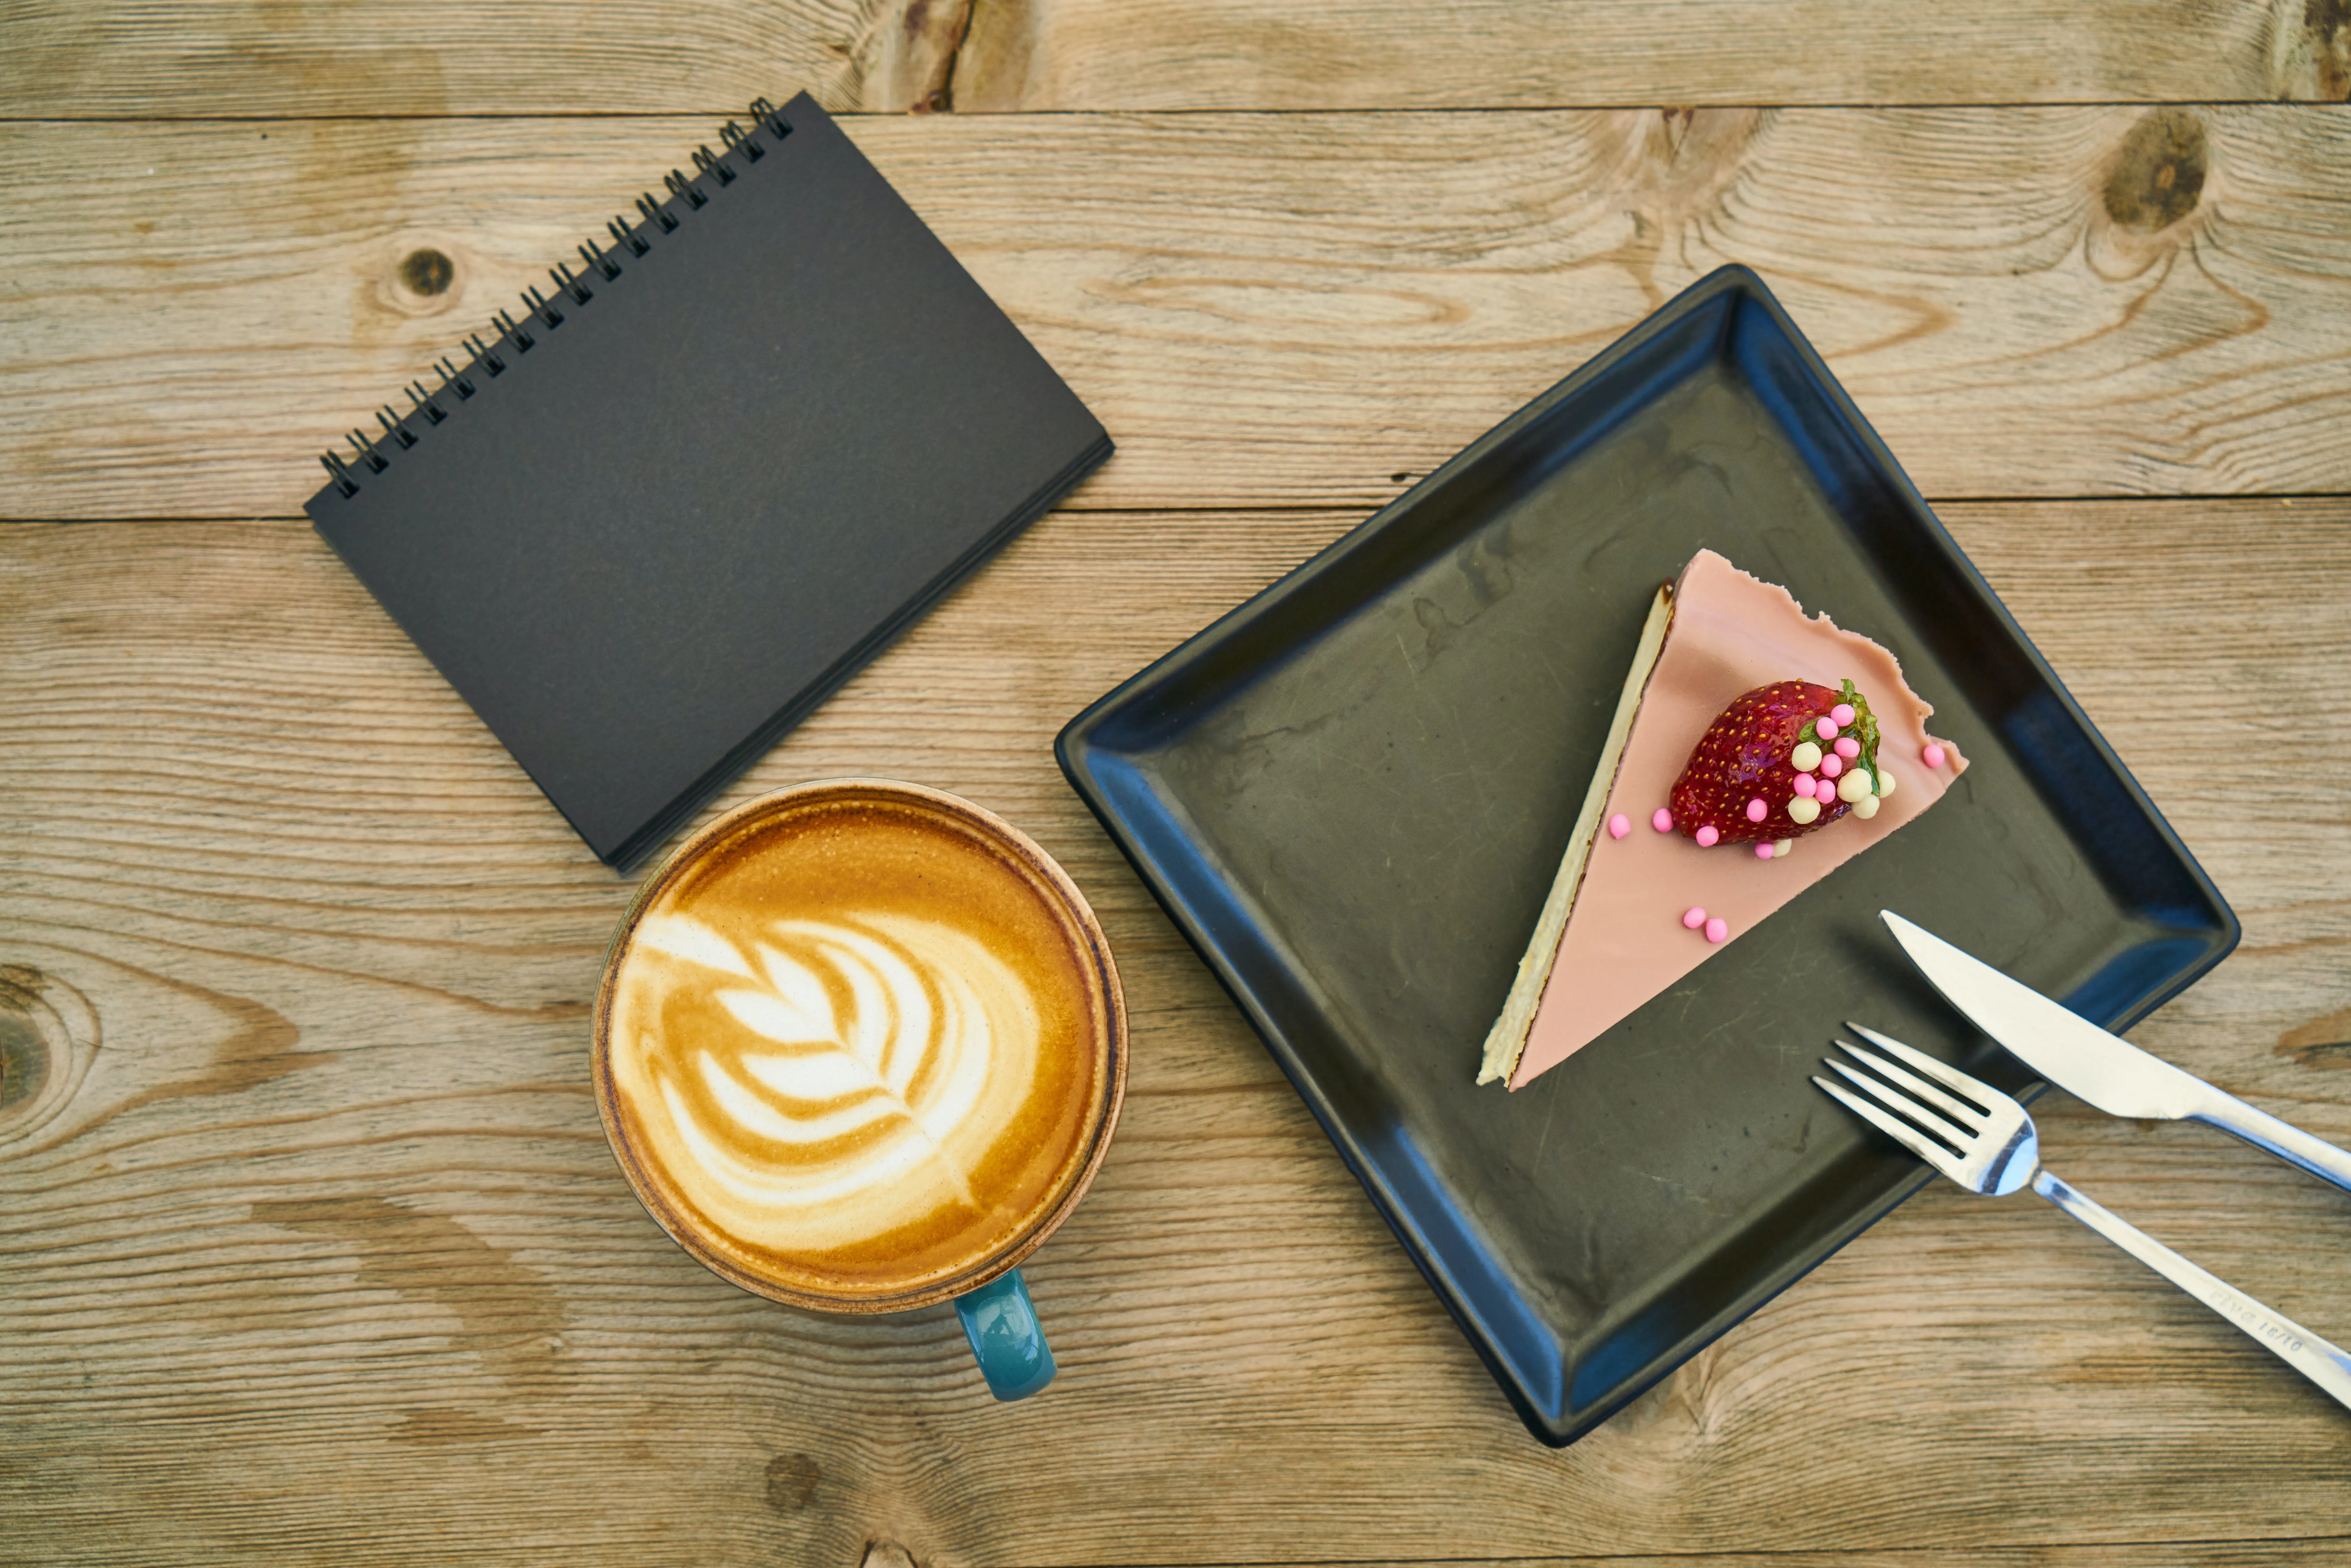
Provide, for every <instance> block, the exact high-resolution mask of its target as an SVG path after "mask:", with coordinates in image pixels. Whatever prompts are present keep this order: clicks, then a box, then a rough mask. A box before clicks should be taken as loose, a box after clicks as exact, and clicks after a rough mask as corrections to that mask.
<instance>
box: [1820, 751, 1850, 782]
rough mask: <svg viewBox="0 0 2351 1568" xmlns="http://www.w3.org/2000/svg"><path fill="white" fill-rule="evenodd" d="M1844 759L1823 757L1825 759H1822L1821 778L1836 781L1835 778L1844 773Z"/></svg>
mask: <svg viewBox="0 0 2351 1568" xmlns="http://www.w3.org/2000/svg"><path fill="white" fill-rule="evenodd" d="M1842 772H1844V758H1842V757H1835V756H1830V757H1823V758H1821V777H1822V778H1823V779H1834V778H1835V777H1836V776H1837V775H1838V774H1840V773H1842Z"/></svg>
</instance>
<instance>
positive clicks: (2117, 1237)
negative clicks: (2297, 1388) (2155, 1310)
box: [2032, 1170, 2351, 1407]
mask: <svg viewBox="0 0 2351 1568" xmlns="http://www.w3.org/2000/svg"><path fill="white" fill-rule="evenodd" d="M2032 1190H2033V1191H2035V1192H2037V1193H2039V1194H2040V1195H2041V1196H2042V1197H2045V1198H2047V1199H2048V1200H2049V1201H2050V1202H2052V1203H2053V1204H2055V1205H2056V1206H2057V1207H2059V1208H2062V1209H2064V1211H2065V1212H2066V1213H2067V1214H2070V1215H2072V1216H2073V1217H2074V1218H2075V1219H2078V1220H2080V1221H2081V1222H2082V1223H2083V1224H2084V1225H2086V1226H2088V1227H2089V1228H2091V1229H2093V1230H2095V1231H2096V1232H2097V1233H2098V1234H2099V1235H2101V1236H2103V1237H2105V1239H2107V1240H2109V1241H2111V1242H2113V1243H2114V1244H2115V1245H2116V1246H2117V1247H2119V1248H2121V1249H2123V1250H2124V1251H2126V1252H2127V1253H2129V1254H2130V1255H2131V1256H2132V1257H2134V1258H2136V1259H2137V1260H2139V1261H2140V1262H2142V1263H2144V1264H2146V1265H2147V1267H2148V1268H2150V1269H2152V1270H2155V1271H2156V1272H2157V1273H2158V1274H2160V1275H2162V1276H2163V1277H2164V1278H2165V1279H2167V1280H2168V1281H2171V1282H2172V1283H2173V1284H2175V1285H2177V1286H2179V1288H2180V1289H2181V1290H2183V1291H2187V1292H2188V1293H2189V1295H2191V1296H2193V1297H2195V1298H2196V1299H2197V1300H2198V1301H2201V1302H2203V1303H2204V1304H2205V1305H2206V1306H2208V1307H2210V1308H2211V1309H2212V1310H2213V1311H2214V1312H2218V1313H2220V1315H2221V1316H2222V1317H2224V1318H2226V1319H2228V1320H2229V1321H2230V1322H2232V1323H2234V1324H2236V1325H2237V1326H2238V1327H2239V1328H2240V1329H2242V1330H2243V1331H2244V1332H2245V1333H2247V1334H2248V1335H2250V1336H2251V1337H2252V1340H2253V1341H2254V1342H2255V1343H2258V1344H2259V1345H2261V1346H2262V1349H2264V1350H2266V1351H2268V1352H2269V1353H2270V1354H2272V1355H2274V1356H2276V1357H2277V1358H2278V1359H2279V1360H2280V1361H2283V1362H2284V1363H2285V1364H2287V1365H2288V1366H2291V1367H2293V1368H2294V1370H2295V1371H2296V1372H2299V1373H2301V1374H2302V1375H2304V1377H2307V1378H2308V1379H2310V1380H2311V1381H2312V1382H2313V1383H2315V1384H2316V1385H2318V1386H2319V1387H2321V1388H2323V1389H2325V1390H2326V1392H2327V1394H2328V1395H2329V1396H2332V1397H2333V1399H2334V1400H2335V1403H2336V1404H2338V1405H2341V1406H2346V1407H2351V1355H2346V1354H2344V1353H2343V1352H2342V1351H2341V1350H2340V1349H2338V1348H2336V1347H2335V1346H2334V1345H2332V1344H2329V1343H2327V1342H2326V1341H2325V1340H2323V1339H2321V1338H2319V1337H2318V1336H2317V1335H2316V1334H2314V1333H2311V1332H2310V1331H2309V1330H2308V1329H2306V1328H2304V1327H2303V1326H2302V1325H2301V1324H2300V1323H2298V1322H2294V1320H2293V1319H2292V1318H2290V1317H2287V1316H2286V1315H2285V1314H2283V1312H2272V1311H2271V1310H2270V1309H2269V1308H2267V1307H2265V1306H2263V1305H2262V1303H2261V1302H2259V1301H2255V1300H2253V1298H2252V1297H2251V1296H2249V1295H2247V1294H2245V1292H2244V1291H2240V1290H2238V1289H2237V1288H2236V1287H2235V1286H2234V1285H2231V1284H2230V1283H2229V1282H2228V1281H2226V1280H2223V1279H2221V1278H2220V1276H2219V1275H2218V1274H2212V1273H2208V1272H2207V1271H2206V1270H2202V1269H2199V1268H2198V1267H2197V1266H2196V1265H2195V1264H2193V1263H2190V1262H2189V1260H2187V1259H2185V1258H2182V1257H2181V1256H2180V1255H2179V1253H2177V1252H2174V1251H2173V1250H2172V1249H2170V1248H2168V1247H2166V1246H2165V1245H2164V1244H2163V1243H2162V1242H2160V1241H2158V1240H2157V1239H2155V1238H2154V1237H2152V1236H2149V1235H2148V1234H2147V1232H2146V1231H2144V1230H2141V1229H2140V1228H2138V1227H2137V1226H2136V1225H2133V1224H2132V1223H2131V1222H2130V1221H2128V1220H2127V1219H2125V1218H2122V1217H2121V1216H2120V1215H2118V1214H2116V1213H2114V1212H2113V1211H2112V1210H2110V1209H2108V1208H2106V1207H2104V1206H2103V1205H2101V1204H2100V1203H2098V1201H2097V1200H2096V1199H2095V1198H2093V1197H2089V1196H2088V1195H2087V1194H2085V1193H2083V1192H2082V1191H2080V1190H2079V1189H2077V1188H2075V1187H2072V1186H2067V1185H2066V1184H2065V1182H2064V1180H2063V1179H2062V1178H2061V1177H2058V1176H2052V1175H2050V1174H2049V1172H2047V1171H2045V1170H2044V1171H2041V1172H2039V1173H2037V1174H2036V1175H2035V1176H2033V1178H2032Z"/></svg>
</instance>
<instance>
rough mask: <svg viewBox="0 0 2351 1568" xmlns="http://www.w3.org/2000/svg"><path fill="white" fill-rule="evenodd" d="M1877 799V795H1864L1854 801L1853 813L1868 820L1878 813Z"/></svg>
mask: <svg viewBox="0 0 2351 1568" xmlns="http://www.w3.org/2000/svg"><path fill="white" fill-rule="evenodd" d="M1877 800H1878V798H1877V797H1876V796H1875V795H1864V796H1863V797H1862V798H1861V799H1860V800H1855V802H1854V803H1853V814H1854V815H1855V816H1856V817H1859V818H1860V819H1861V820H1862V821H1865V822H1866V821H1869V819H1870V818H1872V817H1875V816H1876V815H1877Z"/></svg>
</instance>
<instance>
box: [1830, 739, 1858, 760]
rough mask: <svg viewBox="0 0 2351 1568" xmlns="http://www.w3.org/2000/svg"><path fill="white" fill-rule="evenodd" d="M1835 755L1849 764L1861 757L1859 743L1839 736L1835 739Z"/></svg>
mask: <svg viewBox="0 0 2351 1568" xmlns="http://www.w3.org/2000/svg"><path fill="white" fill-rule="evenodd" d="M1836 754H1837V755H1838V756H1839V757H1842V758H1844V759H1845V760H1846V761H1847V762H1850V761H1852V760H1853V759H1854V758H1856V757H1859V756H1860V755H1861V742H1859V741H1857V740H1855V738H1854V737H1851V736H1849V735H1840V736H1838V737H1837V743H1836Z"/></svg>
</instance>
